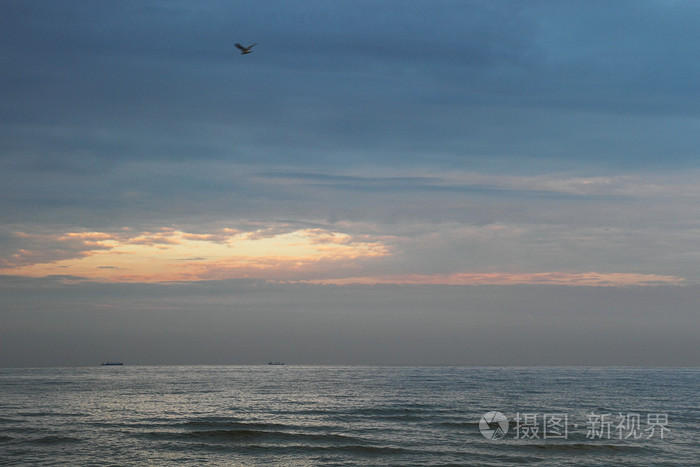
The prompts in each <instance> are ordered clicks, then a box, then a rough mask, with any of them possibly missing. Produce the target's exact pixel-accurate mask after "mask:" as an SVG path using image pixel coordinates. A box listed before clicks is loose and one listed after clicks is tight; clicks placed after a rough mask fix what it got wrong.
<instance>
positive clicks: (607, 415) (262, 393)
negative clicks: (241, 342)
mask: <svg viewBox="0 0 700 467" xmlns="http://www.w3.org/2000/svg"><path fill="white" fill-rule="evenodd" d="M699 394H700V369H698V368H591V367H585V368H584V367H576V368H560V367H556V368H549V367H547V368H541V367H536V368H534V367H533V368H529V367H526V368H521V367H515V368H514V367H440V366H435V367H432V366H431V367H408V366H397V367H381V366H366V367H365V366H296V365H260V366H130V365H128V364H125V365H124V366H95V367H83V368H5V369H0V464H2V465H71V466H83V465H95V466H100V465H118V466H122V465H157V466H161V465H241V466H254V465H283V466H294V465H300V466H305V465H328V466H350V465H352V466H354V465H373V466H374V465H377V466H381V465H396V466H411V465H421V466H423V465H479V466H505V465H547V466H567V465H591V466H593V465H618V466H627V465H629V466H652V465H668V466H682V465H687V466H698V465H700V395H699Z"/></svg>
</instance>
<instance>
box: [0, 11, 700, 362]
mask: <svg viewBox="0 0 700 467" xmlns="http://www.w3.org/2000/svg"><path fill="white" fill-rule="evenodd" d="M698 18H700V3H698V2H694V1H674V2H662V1H644V0H640V1H587V2H574V1H441V0H438V1H434V2H424V1H411V0H403V1H389V0H384V1H372V2H369V1H332V2H330V1H303V2H286V1H285V2H283V1H269V2H252V1H225V2H224V1H207V2H196V3H193V2H186V1H181V2H177V1H170V2H159V1H146V2H130V1H124V2H111V1H84V0H72V1H34V2H24V1H11V0H0V67H1V69H2V70H3V71H2V73H0V292H2V293H1V294H0V365H12V366H22V365H77V364H91V363H94V361H99V360H105V359H127V360H128V361H129V362H134V363H255V362H261V361H263V362H264V361H267V360H269V359H273V360H286V361H288V362H296V363H381V364H388V363H400V364H410V363H420V364H440V363H446V364H470V365H478V364H525V365H526V364H630V365H635V364H641V365H647V364H651V365H654V364H659V365H673V364H676V365H697V364H700V360H699V358H700V351H699V350H700V349H699V348H698V347H699V346H698V341H697V335H698V333H699V332H700V319H698V312H697V305H696V304H697V303H700V242H699V241H698V240H699V239H700V184H699V183H698V177H699V176H700V159H699V158H698V148H700V108H699V107H698V105H697V103H698V102H700V88H698V85H697V83H698V82H700V61H699V60H698V58H699V57H700V29H698V28H697V20H698ZM235 42H240V43H242V44H244V45H249V44H252V43H257V45H255V47H254V48H253V49H252V50H253V53H251V54H248V55H241V54H240V52H239V51H238V50H237V49H236V48H235V47H234V46H233V44H234V43H235ZM491 339H496V340H497V341H498V342H499V343H500V344H499V346H498V349H489V350H488V351H487V350H485V347H486V346H488V342H490V341H491ZM543 342H549V343H550V344H551V345H549V344H548V345H546V346H544V347H543V345H542V343H543Z"/></svg>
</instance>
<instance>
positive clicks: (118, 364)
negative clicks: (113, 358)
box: [101, 362, 124, 366]
mask: <svg viewBox="0 0 700 467" xmlns="http://www.w3.org/2000/svg"><path fill="white" fill-rule="evenodd" d="M123 364H124V363H122V362H103V363H102V364H101V365H102V366H122V365H123Z"/></svg>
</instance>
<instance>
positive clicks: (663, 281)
mask: <svg viewBox="0 0 700 467" xmlns="http://www.w3.org/2000/svg"><path fill="white" fill-rule="evenodd" d="M309 282H311V283H315V284H335V285H347V284H402V285H428V284H432V285H516V284H548V285H568V286H586V287H598V286H608V287H626V286H653V285H683V284H684V283H685V280H684V279H683V278H681V277H675V276H660V275H654V274H636V273H600V272H592V271H590V272H583V273H577V272H559V271H557V272H539V273H521V274H516V273H454V274H447V275H445V274H442V275H441V274H434V275H420V274H407V275H403V276H384V277H382V276H379V277H348V278H343V279H327V280H317V281H309Z"/></svg>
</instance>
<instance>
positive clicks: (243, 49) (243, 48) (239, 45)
mask: <svg viewBox="0 0 700 467" xmlns="http://www.w3.org/2000/svg"><path fill="white" fill-rule="evenodd" d="M233 45H235V46H236V47H237V48H239V49H241V50H242V51H244V52H245V50H246V48H245V47H243V46H242V45H241V44H239V43H238V42H236V43H235V44H233Z"/></svg>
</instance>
